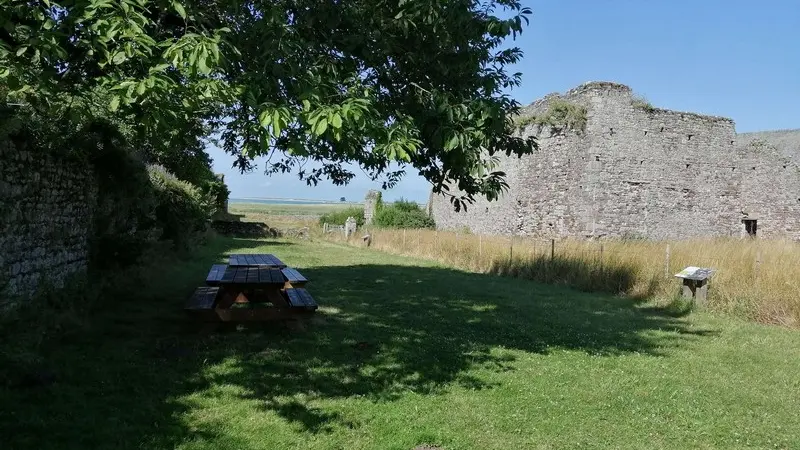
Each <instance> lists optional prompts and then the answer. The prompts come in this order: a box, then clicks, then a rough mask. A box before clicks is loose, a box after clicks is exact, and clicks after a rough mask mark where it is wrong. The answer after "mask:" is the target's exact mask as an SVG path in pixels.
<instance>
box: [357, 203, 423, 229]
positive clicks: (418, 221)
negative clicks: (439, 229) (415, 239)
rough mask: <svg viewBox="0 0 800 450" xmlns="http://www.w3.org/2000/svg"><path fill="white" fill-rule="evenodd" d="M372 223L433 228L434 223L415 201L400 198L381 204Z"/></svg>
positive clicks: (394, 226) (386, 226) (376, 224)
mask: <svg viewBox="0 0 800 450" xmlns="http://www.w3.org/2000/svg"><path fill="white" fill-rule="evenodd" d="M372 223H373V224H375V226H377V227H381V228H435V227H436V223H435V222H434V221H433V219H432V218H430V217H429V216H428V214H426V213H425V211H423V210H422V208H420V207H419V205H417V204H416V203H415V202H411V201H407V200H403V199H400V200H398V201H396V202H394V203H392V204H390V205H381V207H380V208H377V210H376V211H375V216H374V217H373V218H372Z"/></svg>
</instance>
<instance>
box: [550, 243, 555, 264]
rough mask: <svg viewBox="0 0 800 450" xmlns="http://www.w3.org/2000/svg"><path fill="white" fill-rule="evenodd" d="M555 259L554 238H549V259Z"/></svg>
mask: <svg viewBox="0 0 800 450" xmlns="http://www.w3.org/2000/svg"><path fill="white" fill-rule="evenodd" d="M554 259H556V240H555V239H550V261H553V260H554Z"/></svg>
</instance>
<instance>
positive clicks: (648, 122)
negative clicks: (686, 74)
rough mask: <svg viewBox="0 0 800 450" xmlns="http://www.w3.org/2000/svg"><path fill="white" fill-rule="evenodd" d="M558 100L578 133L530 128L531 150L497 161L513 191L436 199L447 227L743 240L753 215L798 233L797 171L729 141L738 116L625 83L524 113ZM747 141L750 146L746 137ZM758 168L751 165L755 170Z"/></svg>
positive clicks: (775, 228)
mask: <svg viewBox="0 0 800 450" xmlns="http://www.w3.org/2000/svg"><path fill="white" fill-rule="evenodd" d="M554 101H561V102H564V101H566V102H568V103H570V104H573V105H579V106H583V107H584V108H586V119H587V120H586V125H585V128H583V129H578V130H574V129H573V130H569V129H565V128H552V127H550V126H539V125H535V124H531V125H527V126H525V127H524V129H522V130H521V132H522V133H523V134H527V135H531V134H532V135H535V136H537V137H538V142H539V147H540V148H539V150H538V151H537V152H536V153H535V154H533V155H529V156H525V157H523V158H521V159H519V158H514V157H511V158H507V157H504V158H502V162H501V166H500V168H499V170H503V171H505V172H506V174H507V181H508V182H509V185H510V189H509V191H507V192H506V193H505V194H504V195H502V196H501V198H500V199H499V200H498V201H495V202H486V201H485V200H480V201H478V202H476V204H473V205H471V206H470V207H469V208H468V210H467V212H466V213H455V212H454V211H453V209H452V206H451V205H450V204H449V202H448V201H447V199H446V198H445V197H442V196H436V197H435V198H434V205H433V215H434V219H435V220H436V223H437V226H439V227H440V228H444V229H448V228H449V229H457V228H464V227H466V228H469V229H470V230H472V231H473V232H479V233H487V234H506V235H508V234H515V235H527V236H535V237H543V238H561V237H568V236H571V237H644V238H651V239H684V238H693V237H707V236H740V235H742V233H743V232H744V226H743V224H742V219H747V218H754V217H755V216H758V217H759V219H758V227H759V228H758V230H759V235H762V236H776V237H777V236H778V235H789V236H790V237H800V228H798V223H797V221H798V216H799V214H800V211H798V207H800V201H798V198H800V177H798V171H797V165H796V163H794V162H792V161H790V160H789V159H788V158H787V157H786V156H785V155H783V154H781V152H780V151H778V150H776V149H775V147H774V146H773V147H770V148H769V149H764V150H762V151H761V152H760V153H756V152H754V151H753V148H752V145H751V144H750V142H751V140H748V139H745V140H743V141H739V142H737V135H736V133H735V129H734V123H733V121H731V120H730V119H726V118H721V117H711V116H701V115H697V114H693V113H682V112H675V111H668V110H663V109H658V108H654V107H652V106H650V105H648V104H646V103H644V102H641V101H638V100H637V99H636V97H634V96H633V94H632V92H631V89H630V88H628V87H627V86H623V85H619V84H614V83H587V84H585V85H582V86H579V87H578V88H575V89H573V90H571V91H568V92H567V93H566V94H564V95H558V94H551V95H548V96H547V97H545V98H543V99H541V100H539V101H537V102H534V103H533V104H531V105H530V106H529V107H527V108H525V109H524V110H523V114H522V115H523V117H529V116H541V115H543V114H546V112H547V110H548V109H549V108H550V106H551V105H552V104H553V102H554ZM744 141H746V142H744ZM754 167H755V168H754Z"/></svg>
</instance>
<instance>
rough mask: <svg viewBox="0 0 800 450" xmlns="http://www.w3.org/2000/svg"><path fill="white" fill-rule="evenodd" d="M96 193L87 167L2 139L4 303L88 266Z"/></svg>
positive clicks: (0, 281) (0, 282) (0, 299)
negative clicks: (21, 149)
mask: <svg viewBox="0 0 800 450" xmlns="http://www.w3.org/2000/svg"><path fill="white" fill-rule="evenodd" d="M95 196H96V187H95V184H94V177H93V176H92V173H91V171H90V170H89V169H87V168H86V167H85V166H83V165H80V164H77V163H73V162H70V161H66V160H61V159H60V158H57V157H43V156H42V155H39V154H33V153H32V152H30V151H18V150H17V149H15V148H14V147H13V146H12V145H11V144H10V143H9V142H0V294H2V295H0V304H3V303H6V302H7V301H9V300H10V299H11V298H12V297H15V296H17V295H29V294H32V293H34V291H35V290H36V289H37V288H38V286H40V285H41V284H42V283H43V282H45V281H46V282H48V283H52V284H53V285H54V286H55V287H60V286H62V285H63V283H64V281H65V280H66V279H67V277H68V276H69V275H71V274H74V273H78V272H83V271H85V270H86V268H87V263H88V239H89V236H90V230H91V217H92V210H91V206H90V205H93V204H94V203H95V202H94V198H95Z"/></svg>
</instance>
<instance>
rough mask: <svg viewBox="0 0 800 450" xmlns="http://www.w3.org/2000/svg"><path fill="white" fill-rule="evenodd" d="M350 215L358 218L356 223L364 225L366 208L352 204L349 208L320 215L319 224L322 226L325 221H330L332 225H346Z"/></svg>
mask: <svg viewBox="0 0 800 450" xmlns="http://www.w3.org/2000/svg"><path fill="white" fill-rule="evenodd" d="M348 217H353V218H354V219H356V224H357V225H358V226H359V227H361V226H363V225H364V208H359V207H357V206H350V207H349V208H346V209H341V210H338V211H333V212H329V213H325V214H323V215H321V216H320V218H319V224H320V226H321V225H322V224H325V223H329V224H332V225H344V223H345V222H346V221H347V218H348Z"/></svg>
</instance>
